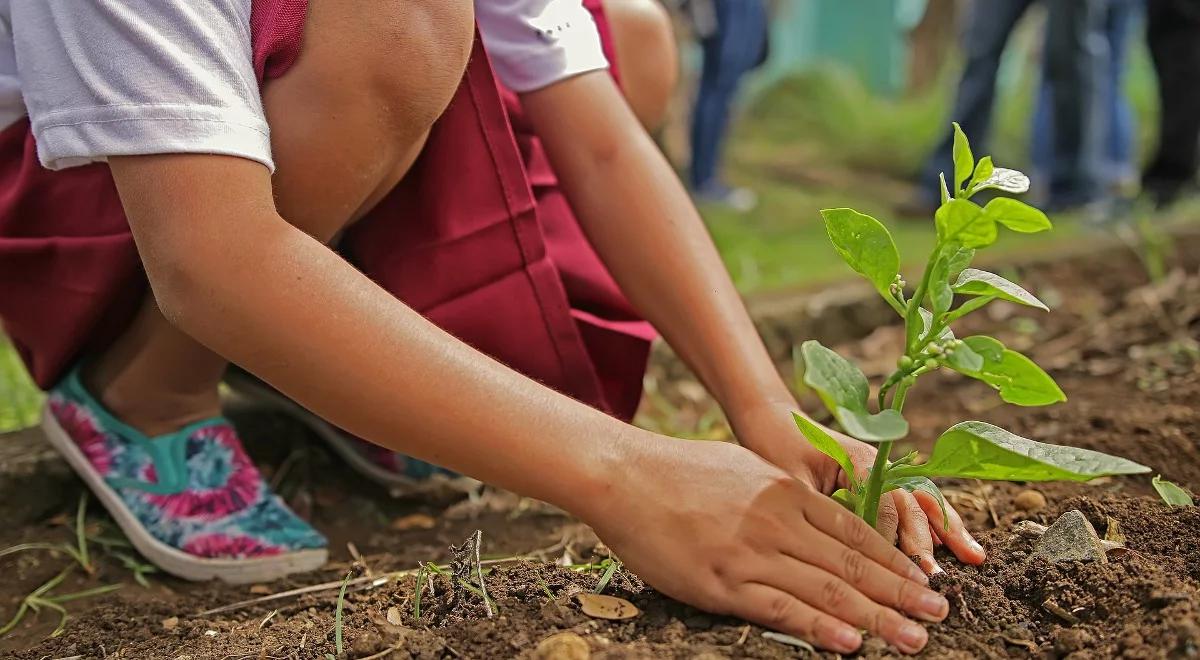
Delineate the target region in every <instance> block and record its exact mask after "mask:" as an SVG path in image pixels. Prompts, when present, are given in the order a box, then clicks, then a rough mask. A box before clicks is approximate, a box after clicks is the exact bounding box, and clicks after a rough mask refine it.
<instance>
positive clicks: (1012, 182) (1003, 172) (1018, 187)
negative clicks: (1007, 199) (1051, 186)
mask: <svg viewBox="0 0 1200 660" xmlns="http://www.w3.org/2000/svg"><path fill="white" fill-rule="evenodd" d="M976 171H978V170H976ZM988 188H995V189H996V190H1001V191H1003V192H1006V193H1011V194H1014V195H1019V194H1021V193H1023V192H1028V191H1029V177H1027V176H1025V175H1024V174H1023V173H1021V172H1019V171H1017V170H1010V169H1008V168H1007V167H994V168H992V174H991V175H990V176H988V178H987V179H984V180H983V181H980V182H979V183H976V184H974V191H975V192H979V191H980V190H986V189H988Z"/></svg>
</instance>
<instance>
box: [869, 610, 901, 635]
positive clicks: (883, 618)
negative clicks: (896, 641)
mask: <svg viewBox="0 0 1200 660" xmlns="http://www.w3.org/2000/svg"><path fill="white" fill-rule="evenodd" d="M900 625H901V617H900V615H899V614H898V613H896V611H895V610H891V609H888V608H886V607H878V608H876V609H875V614H874V615H873V616H872V617H871V627H870V631H871V632H872V633H873V634H876V635H879V636H881V637H886V636H888V634H889V633H890V632H891V631H893V630H897V629H899V627H900Z"/></svg>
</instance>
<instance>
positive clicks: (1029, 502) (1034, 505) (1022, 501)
mask: <svg viewBox="0 0 1200 660" xmlns="http://www.w3.org/2000/svg"><path fill="white" fill-rule="evenodd" d="M1013 504H1014V505H1016V507H1017V508H1018V509H1020V510H1022V511H1025V512H1026V513H1037V512H1038V511H1041V510H1042V509H1044V508H1046V496H1045V495H1043V494H1042V493H1041V492H1039V491H1036V490H1023V491H1021V492H1020V493H1019V494H1018V495H1017V496H1016V497H1015V498H1013Z"/></svg>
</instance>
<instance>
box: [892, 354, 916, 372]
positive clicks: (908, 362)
mask: <svg viewBox="0 0 1200 660" xmlns="http://www.w3.org/2000/svg"><path fill="white" fill-rule="evenodd" d="M896 366H897V367H900V368H901V369H906V370H907V369H911V368H912V366H913V359H912V358H910V357H908V356H907V355H901V356H900V359H899V360H896Z"/></svg>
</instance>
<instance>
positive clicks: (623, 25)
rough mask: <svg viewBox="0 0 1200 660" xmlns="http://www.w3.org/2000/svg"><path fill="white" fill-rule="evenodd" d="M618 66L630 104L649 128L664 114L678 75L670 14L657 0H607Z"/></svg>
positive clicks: (605, 9) (607, 11)
mask: <svg viewBox="0 0 1200 660" xmlns="http://www.w3.org/2000/svg"><path fill="white" fill-rule="evenodd" d="M604 11H605V15H606V16H607V17H608V21H609V23H610V24H611V26H612V31H613V38H614V42H615V44H614V45H615V46H616V55H617V66H618V68H619V69H620V71H621V75H622V79H623V81H624V86H625V94H626V97H627V98H628V99H629V103H630V105H631V106H632V107H633V110H634V112H635V113H636V114H637V115H638V119H640V120H641V121H642V123H643V124H644V125H646V127H647V128H649V129H654V128H656V127H657V126H658V125H659V124H661V123H662V121H663V119H664V118H665V115H666V110H667V105H668V103H669V102H670V98H671V94H672V92H673V91H674V89H675V84H676V82H677V81H678V77H679V67H678V61H677V48H676V43H675V32H674V29H673V27H672V25H671V17H670V14H668V13H667V10H666V9H665V8H664V7H663V6H662V5H661V4H660V3H659V2H657V0H606V2H605V3H604Z"/></svg>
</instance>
